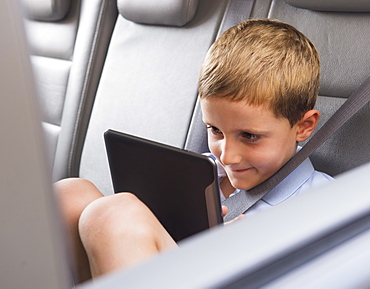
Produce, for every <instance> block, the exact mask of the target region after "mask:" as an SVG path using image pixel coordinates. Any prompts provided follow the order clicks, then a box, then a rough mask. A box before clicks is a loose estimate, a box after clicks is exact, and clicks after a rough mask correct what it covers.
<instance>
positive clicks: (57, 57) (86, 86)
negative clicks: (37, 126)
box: [24, 0, 117, 181]
mask: <svg viewBox="0 0 370 289" xmlns="http://www.w3.org/2000/svg"><path fill="white" fill-rule="evenodd" d="M70 2H72V3H71V4H70ZM24 5H26V7H27V9H28V10H29V11H30V13H31V12H32V11H33V12H32V15H29V17H31V16H32V17H31V18H32V19H26V20H25V23H26V29H27V36H28V40H29V44H30V49H31V54H32V56H31V60H32V64H33V69H34V72H35V79H36V83H37V88H38V93H39V96H40V104H41V108H42V112H43V119H42V120H43V127H44V129H45V132H46V141H47V147H48V149H49V152H48V153H49V159H50V161H51V165H52V167H53V180H54V181H55V180H58V179H61V178H65V177H67V176H71V175H78V164H79V153H80V152H81V147H82V142H83V138H84V135H85V130H86V125H87V122H88V117H89V115H90V111H91V106H92V103H93V100H94V97H95V93H96V87H97V85H98V81H99V78H100V73H101V70H102V66H103V63H104V59H105V55H106V51H107V46H108V44H109V40H110V35H111V32H112V30H113V26H114V22H115V19H116V15H117V11H116V7H115V2H114V1H110V0H76V1H70V0H65V1H61V0H59V1H51V0H50V1H46V0H45V1H39V0H35V1H31V0H28V1H25V2H24ZM31 8H32V9H33V10H32V9H31ZM49 8H50V9H51V8H52V11H51V10H50V9H49ZM67 8H69V10H68V13H67V14H65V9H67ZM37 11H41V12H42V13H41V12H40V13H39V12H37ZM48 11H49V12H50V13H55V14H56V15H57V14H58V15H59V14H60V15H61V14H65V16H63V17H60V18H62V20H59V21H56V20H57V19H56V17H54V18H53V21H51V17H49V16H47V14H48V13H49V12H48ZM37 13H38V14H37ZM36 14H37V15H39V16H38V17H36V16H35V15H36ZM41 14H43V16H41ZM36 18H37V19H39V20H40V19H41V18H42V19H41V20H43V21H39V20H35V19H36ZM46 20H48V21H46ZM74 160H76V161H74Z"/></svg>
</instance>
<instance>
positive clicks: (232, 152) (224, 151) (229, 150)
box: [220, 140, 242, 165]
mask: <svg viewBox="0 0 370 289" xmlns="http://www.w3.org/2000/svg"><path fill="white" fill-rule="evenodd" d="M241 160H242V155H241V153H240V151H239V148H238V146H237V145H236V144H235V143H234V142H232V141H227V140H224V142H223V144H222V146H221V155H220V161H221V163H222V164H223V165H232V164H238V163H240V162H241Z"/></svg>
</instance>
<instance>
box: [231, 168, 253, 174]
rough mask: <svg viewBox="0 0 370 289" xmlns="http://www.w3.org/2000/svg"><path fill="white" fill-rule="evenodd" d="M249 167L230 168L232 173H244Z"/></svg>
mask: <svg viewBox="0 0 370 289" xmlns="http://www.w3.org/2000/svg"><path fill="white" fill-rule="evenodd" d="M250 169H251V168H246V169H230V170H231V171H232V172H233V173H244V172H247V171H249V170H250Z"/></svg>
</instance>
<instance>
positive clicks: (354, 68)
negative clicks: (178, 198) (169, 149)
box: [186, 0, 370, 176]
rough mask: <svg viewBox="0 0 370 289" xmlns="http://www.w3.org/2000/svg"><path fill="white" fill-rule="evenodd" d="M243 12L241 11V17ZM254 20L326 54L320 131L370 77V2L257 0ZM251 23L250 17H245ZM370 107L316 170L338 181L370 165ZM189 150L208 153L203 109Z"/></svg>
mask: <svg viewBox="0 0 370 289" xmlns="http://www.w3.org/2000/svg"><path fill="white" fill-rule="evenodd" d="M241 14H242V12H240V11H238V15H237V17H242V16H241ZM251 17H252V18H266V17H268V18H274V19H279V20H281V21H284V22H287V23H290V24H292V25H293V26H295V27H296V28H298V29H299V30H301V31H302V32H303V33H304V34H306V35H307V36H308V37H309V38H310V39H311V40H312V41H313V43H314V44H315V45H316V47H317V48H318V50H319V53H320V55H321V68H322V70H321V89H320V92H319V99H318V102H317V108H318V109H319V111H320V112H321V113H322V117H321V120H320V124H319V126H321V125H322V124H323V122H325V121H326V120H327V119H328V118H329V117H330V116H331V115H332V114H333V113H334V112H335V111H336V110H337V109H338V108H339V107H340V105H341V104H343V103H344V102H345V100H346V99H347V98H348V97H349V96H350V94H351V93H352V92H353V91H354V90H355V89H356V88H357V87H358V86H359V85H360V84H361V83H362V82H363V81H364V80H365V79H366V78H367V76H368V75H369V72H370V57H369V55H370V38H369V33H370V25H369V24H370V2H369V1H366V0H365V1H364V0H356V1H346V0H332V1H314V0H300V1H295V0H286V1H284V0H272V1H270V0H256V1H255V3H254V7H253V10H252V13H251ZM245 18H247V17H245ZM369 121H370V105H369V104H368V105H367V106H366V107H365V108H363V109H362V110H361V111H360V112H359V113H358V114H357V115H356V116H355V117H353V118H352V119H351V120H350V121H349V122H348V123H346V124H345V125H344V126H343V127H342V128H341V129H340V130H339V131H338V132H337V133H336V134H335V135H334V136H333V137H331V138H330V139H328V140H327V141H326V143H324V144H323V145H322V146H321V147H320V148H319V149H318V150H317V151H316V152H315V153H313V154H312V156H311V160H312V161H313V163H314V166H315V168H316V169H318V170H320V171H324V172H326V173H329V174H331V175H333V176H335V175H337V174H340V173H342V172H344V171H347V170H350V169H352V168H354V167H357V166H359V165H361V164H364V163H366V162H369V161H370V145H369V143H370V131H369V129H368V124H369ZM186 148H187V149H189V150H193V151H198V152H203V151H205V150H207V143H206V133H205V129H204V126H203V124H202V123H201V113H200V109H199V106H198V109H197V113H196V114H195V115H194V118H193V122H192V130H191V131H190V134H189V137H188V140H187V144H186Z"/></svg>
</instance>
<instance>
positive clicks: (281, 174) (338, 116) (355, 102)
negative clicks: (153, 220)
mask: <svg viewBox="0 0 370 289" xmlns="http://www.w3.org/2000/svg"><path fill="white" fill-rule="evenodd" d="M369 100H370V76H369V77H368V78H367V79H366V80H365V81H364V82H363V83H362V85H361V86H360V87H358V88H357V89H356V90H355V91H354V92H353V93H352V94H351V96H350V97H349V98H348V100H347V101H346V102H345V103H344V104H343V105H342V106H341V107H340V108H339V109H338V110H337V111H336V112H335V113H334V114H333V116H332V117H331V118H330V119H329V120H328V121H327V122H326V123H325V124H324V125H323V126H322V127H321V129H319V130H318V131H317V132H316V133H315V134H314V135H313V136H312V138H311V139H310V140H309V141H308V142H307V144H306V145H305V146H304V147H303V148H302V149H301V150H300V151H299V152H298V153H297V154H296V155H295V156H294V157H292V158H291V159H290V160H289V161H288V162H287V163H286V164H285V165H284V166H283V167H282V168H281V169H280V170H279V171H277V172H276V173H275V174H274V175H273V176H272V177H270V178H269V179H268V180H266V181H265V182H263V183H262V184H260V185H258V186H257V187H255V188H253V189H251V190H249V191H242V192H240V193H238V194H236V195H234V196H232V197H230V198H228V199H226V200H225V201H224V202H223V203H222V205H224V206H227V207H228V208H229V213H228V214H227V215H226V216H225V218H224V219H225V221H230V220H232V219H234V218H236V217H237V216H239V215H240V214H243V213H245V212H246V211H247V210H248V209H249V208H250V207H251V206H253V205H254V204H255V203H256V202H258V201H259V200H260V199H262V198H263V197H264V196H265V195H266V194H267V193H268V192H269V191H271V190H272V189H273V188H274V187H276V186H277V185H278V184H279V183H280V182H281V181H283V180H284V179H285V178H286V177H287V176H288V175H289V174H290V173H291V172H292V171H294V170H295V168H296V167H298V166H299V165H300V164H301V163H302V162H303V161H304V160H305V159H306V158H308V157H309V155H310V154H311V153H312V152H313V151H314V150H316V149H317V148H318V147H319V146H320V145H321V144H322V143H324V142H325V141H326V140H327V139H328V138H329V137H330V136H331V135H333V134H334V133H335V132H336V131H337V130H338V129H339V128H340V127H341V126H342V125H343V124H344V123H345V122H347V121H348V120H349V119H350V118H351V117H352V116H353V115H354V114H356V113H357V112H358V111H359V110H360V109H361V108H362V107H364V106H365V104H367V103H368V102H369Z"/></svg>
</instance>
